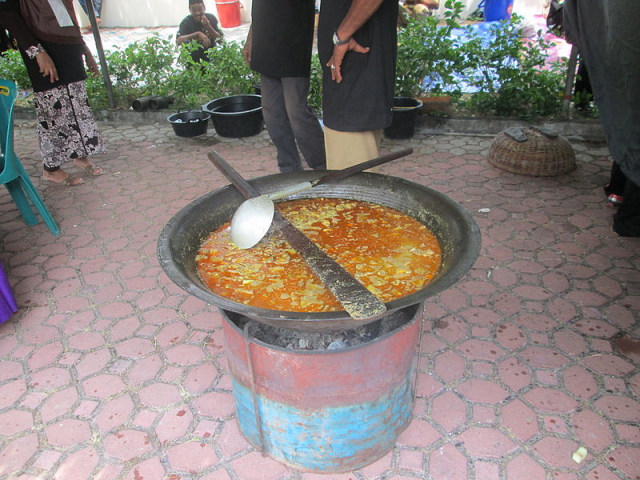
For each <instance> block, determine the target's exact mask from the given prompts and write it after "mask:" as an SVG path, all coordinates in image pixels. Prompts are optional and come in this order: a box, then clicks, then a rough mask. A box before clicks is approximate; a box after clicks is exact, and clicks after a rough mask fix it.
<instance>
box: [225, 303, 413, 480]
mask: <svg viewBox="0 0 640 480" xmlns="http://www.w3.org/2000/svg"><path fill="white" fill-rule="evenodd" d="M221 312H222V315H223V318H224V322H223V326H224V334H225V341H226V346H227V358H228V362H229V368H230V370H231V376H232V379H233V396H234V401H235V404H236V414H237V420H238V425H239V427H240V431H241V432H242V434H243V435H244V437H245V438H246V439H247V441H248V442H249V443H251V444H252V445H253V446H254V447H255V448H257V449H259V450H261V451H262V452H263V453H264V454H266V455H269V456H270V457H272V458H273V459H275V460H277V461H280V462H282V463H285V464H288V465H290V466H292V467H294V468H297V469H300V470H305V471H312V472H319V473H323V472H324V473H329V472H346V471H351V470H355V469H358V468H361V467H363V466H365V465H368V464H370V463H372V462H374V461H375V460H377V459H378V458H380V457H382V456H384V455H385V454H386V453H387V452H388V451H389V450H390V449H391V448H393V446H394V445H395V442H396V439H397V437H398V435H399V434H400V433H401V432H402V431H403V430H404V429H405V428H406V427H407V425H408V424H409V422H410V420H411V414H412V411H413V405H414V395H415V392H414V386H415V368H416V364H415V359H416V358H417V357H416V350H417V345H418V339H419V336H420V323H421V317H422V304H416V305H413V306H410V307H406V308H404V309H401V310H397V311H395V312H392V313H390V314H389V315H387V316H385V317H384V318H383V319H381V320H379V321H377V322H374V323H372V324H368V325H366V326H365V327H361V328H360V329H355V330H350V331H348V332H344V333H343V332H337V333H336V336H335V338H338V340H334V341H332V342H331V343H330V344H329V345H328V346H316V345H315V343H316V342H318V341H320V342H322V341H325V342H328V341H329V340H331V338H329V340H326V339H327V336H329V337H330V335H329V334H328V333H327V332H320V333H316V332H300V331H295V335H294V336H296V335H297V337H296V338H299V340H294V341H292V340H291V339H290V338H288V337H287V335H288V334H290V333H293V332H294V331H292V330H289V329H281V328H276V327H271V326H269V325H265V324H263V323H261V322H259V321H257V320H251V319H249V318H247V317H244V316H242V315H240V314H238V313H233V312H230V311H226V310H221ZM350 332H353V333H350ZM274 335H276V336H280V337H286V338H285V339H284V340H279V339H278V340H275V341H274V340H273V338H275V337H274ZM292 342H293V343H294V345H291V343H292ZM287 343H288V344H289V345H285V344H287ZM282 345H285V346H282ZM301 345H302V347H304V348H302V347H301Z"/></svg>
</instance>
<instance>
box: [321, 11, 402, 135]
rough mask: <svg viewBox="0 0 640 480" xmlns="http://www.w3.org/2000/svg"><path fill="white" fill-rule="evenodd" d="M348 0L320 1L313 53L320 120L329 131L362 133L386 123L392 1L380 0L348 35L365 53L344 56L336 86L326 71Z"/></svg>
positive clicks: (394, 14)
mask: <svg viewBox="0 0 640 480" xmlns="http://www.w3.org/2000/svg"><path fill="white" fill-rule="evenodd" d="M350 6H351V1H350V0H349V1H345V0H322V4H321V7H320V21H319V24H318V53H319V54H320V63H321V65H322V69H323V77H322V79H323V81H322V88H323V97H322V104H323V105H322V106H323V121H324V124H325V125H327V126H328V127H329V128H332V129H334V130H339V131H343V132H363V131H369V130H379V129H382V128H385V127H387V126H389V125H390V124H391V108H392V107H393V94H394V88H395V76H396V75H395V65H396V50H397V30H396V24H397V20H398V2H397V0H384V1H383V2H382V4H381V5H380V8H378V10H377V11H376V12H375V13H374V14H373V15H372V16H371V18H370V19H369V20H368V21H367V22H366V23H365V24H364V25H363V26H362V27H360V29H359V30H358V31H357V32H356V33H355V34H354V35H353V38H354V39H355V40H356V41H357V42H358V43H359V44H360V45H362V46H363V47H371V50H370V51H369V53H365V54H362V53H355V52H353V51H350V52H348V53H347V54H346V55H345V57H344V60H343V62H342V77H343V78H342V83H340V84H338V83H336V82H335V81H333V80H331V70H330V69H329V67H327V66H326V64H327V62H328V61H329V59H330V58H331V55H332V54H333V39H332V37H333V33H334V32H335V31H336V29H337V28H338V27H339V26H340V23H341V22H342V19H343V18H344V17H345V15H346V14H347V12H348V11H349V8H350Z"/></svg>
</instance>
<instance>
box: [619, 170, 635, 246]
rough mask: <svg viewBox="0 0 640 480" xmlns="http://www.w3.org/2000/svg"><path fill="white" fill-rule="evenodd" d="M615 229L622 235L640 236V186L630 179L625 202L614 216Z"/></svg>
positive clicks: (625, 191) (626, 187) (625, 193)
mask: <svg viewBox="0 0 640 480" xmlns="http://www.w3.org/2000/svg"><path fill="white" fill-rule="evenodd" d="M613 231H614V232H616V233H617V234H618V235H620V236H621V237H640V187H639V186H638V185H636V184H635V183H633V182H632V181H631V180H629V179H627V183H626V185H625V190H624V202H622V205H620V207H619V208H618V212H617V213H616V214H615V215H614V216H613Z"/></svg>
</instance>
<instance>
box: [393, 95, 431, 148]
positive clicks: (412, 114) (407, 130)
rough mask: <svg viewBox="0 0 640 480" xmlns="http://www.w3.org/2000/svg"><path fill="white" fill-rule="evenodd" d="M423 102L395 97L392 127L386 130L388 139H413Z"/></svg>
mask: <svg viewBox="0 0 640 480" xmlns="http://www.w3.org/2000/svg"><path fill="white" fill-rule="evenodd" d="M420 109H422V102H421V101H420V100H418V99H417V98H410V97H395V98H394V99H393V109H392V110H393V116H392V120H391V125H389V126H388V127H387V128H385V129H384V136H385V137H387V138H397V139H405V138H412V137H413V134H414V133H415V130H416V123H417V121H418V113H420Z"/></svg>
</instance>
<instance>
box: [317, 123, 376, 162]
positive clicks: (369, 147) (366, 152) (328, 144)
mask: <svg viewBox="0 0 640 480" xmlns="http://www.w3.org/2000/svg"><path fill="white" fill-rule="evenodd" d="M381 138H382V130H373V131H367V132H340V131H338V130H332V129H330V128H327V126H326V125H325V127H324V146H325V150H326V152H327V170H341V169H343V168H346V167H350V166H351V165H355V164H357V163H362V162H365V161H367V160H371V159H372V158H376V157H378V156H379V153H378V146H379V145H380V139H381ZM375 170H376V169H371V170H369V171H375Z"/></svg>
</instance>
